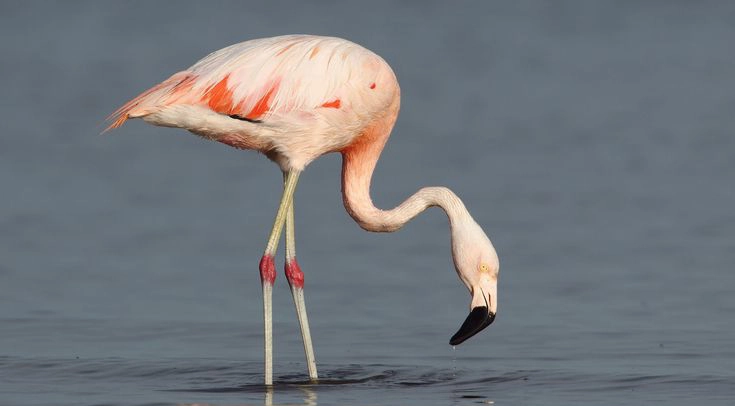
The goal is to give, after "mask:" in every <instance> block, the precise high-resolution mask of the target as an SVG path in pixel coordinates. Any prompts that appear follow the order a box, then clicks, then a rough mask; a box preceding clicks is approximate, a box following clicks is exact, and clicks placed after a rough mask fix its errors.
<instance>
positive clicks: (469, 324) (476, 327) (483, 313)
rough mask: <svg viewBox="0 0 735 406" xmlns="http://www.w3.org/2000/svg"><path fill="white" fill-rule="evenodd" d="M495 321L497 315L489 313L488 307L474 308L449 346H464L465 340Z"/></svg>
mask: <svg viewBox="0 0 735 406" xmlns="http://www.w3.org/2000/svg"><path fill="white" fill-rule="evenodd" d="M494 320H495V313H493V312H491V311H488V308H487V306H478V307H475V308H473V309H472V311H470V314H469V315H468V316H467V318H466V319H465V320H464V323H462V326H461V327H460V328H459V330H458V331H457V332H456V333H455V334H454V335H453V336H452V338H451V339H449V345H459V344H462V343H463V342H464V341H465V340H467V339H468V338H470V337H472V336H473V335H475V334H477V333H479V332H480V331H482V330H483V329H484V328H485V327H487V326H489V325H490V324H492V322H493V321H494Z"/></svg>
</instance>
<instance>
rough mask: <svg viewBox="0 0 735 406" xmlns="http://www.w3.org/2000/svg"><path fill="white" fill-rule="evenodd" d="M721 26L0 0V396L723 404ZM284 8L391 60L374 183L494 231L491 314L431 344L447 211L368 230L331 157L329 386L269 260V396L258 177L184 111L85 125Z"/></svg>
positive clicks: (271, 207) (111, 400)
mask: <svg viewBox="0 0 735 406" xmlns="http://www.w3.org/2000/svg"><path fill="white" fill-rule="evenodd" d="M265 3H267V4H265ZM447 4H448V3H447ZM733 21H735V6H733V3H731V2H724V1H723V2H701V3H697V5H696V6H694V5H693V4H692V5H689V3H687V2H663V1H661V2H655V1H651V2H576V3H574V2H554V4H553V5H550V4H548V3H547V2H528V3H526V2H513V5H498V6H488V5H486V4H485V3H480V2H477V3H464V4H462V5H461V6H459V5H455V6H450V5H446V4H445V2H437V3H436V4H429V3H425V4H424V5H422V6H421V7H412V6H409V5H406V4H403V5H397V4H388V3H380V2H332V3H327V2H324V3H320V4H309V5H307V4H306V3H305V4H304V5H294V4H286V3H284V4H279V3H271V2H258V3H257V4H254V5H252V6H246V5H243V4H240V3H236V2H211V3H207V4H204V3H203V2H201V4H200V3H199V2H168V3H166V2H155V3H151V2H142V1H141V2H114V3H113V2H91V1H90V2H58V3H50V2H43V3H33V2H2V3H0V55H2V56H1V57H0V78H1V79H0V81H2V82H1V83H2V87H1V88H2V89H3V91H2V95H1V96H0V103H2V106H1V107H2V108H0V115H1V116H0V119H1V120H0V121H1V122H2V125H1V127H0V128H2V132H1V135H0V190H2V198H0V230H1V231H0V404H2V405H103V404H104V405H151V404H163V405H169V404H212V405H240V404H246V405H257V404H264V403H265V404H270V403H272V404H311V405H313V404H318V405H447V404H453V405H472V404H488V403H492V402H494V403H495V404H497V405H568V404H604V405H621V404H631V405H636V404H656V403H659V404H666V405H700V404H708V405H710V404H723V405H726V404H732V402H733V398H735V344H733V343H735V322H734V321H733V313H734V312H735V297H734V296H733V287H735V271H734V270H733V264H735V209H734V208H735V186H734V185H733V175H734V174H735V137H734V136H733V130H734V129H735V121H734V119H733V111H735V80H733V72H735V53H733V52H732V44H733V42H734V41H735V24H734V23H733ZM299 32H309V33H317V34H330V35H337V36H343V37H346V38H349V39H352V40H354V41H356V42H359V43H361V44H364V45H365V46H367V47H369V48H371V49H373V50H375V51H376V52H378V53H379V54H381V55H383V56H384V57H385V59H386V60H388V61H389V62H390V63H391V64H392V66H393V67H394V70H395V71H396V73H397V75H398V77H399V80H400V81H401V84H402V89H403V110H402V113H401V117H400V118H399V121H398V124H397V126H396V129H395V131H394V133H393V137H392V138H391V140H390V142H389V144H388V147H387V149H386V151H385V152H384V154H383V157H382V158H381V161H380V163H379V165H378V169H377V172H376V174H375V179H374V182H373V185H374V186H373V194H374V200H375V201H376V203H377V204H378V205H379V206H383V207H391V206H393V205H395V204H397V203H399V202H400V201H401V200H402V199H404V198H405V197H406V196H408V195H409V194H410V193H412V192H413V191H415V190H416V189H417V188H418V187H420V186H424V185H430V184H435V185H446V186H449V187H451V188H452V189H454V190H455V191H456V192H457V194H458V195H460V196H461V197H462V198H463V199H464V200H465V203H466V205H467V206H468V207H469V208H470V210H471V212H472V214H473V216H474V217H475V219H476V220H478V222H479V223H480V224H482V225H483V226H484V227H485V229H486V231H487V232H488V234H489V235H490V237H491V238H492V239H493V241H494V243H495V245H496V248H497V249H498V252H499V254H500V258H501V286H500V307H499V309H500V312H499V314H498V318H497V320H496V322H495V324H493V325H492V326H490V327H489V328H488V329H487V330H485V331H484V332H483V333H481V334H480V335H478V336H476V337H474V338H472V339H471V340H469V341H468V342H467V343H465V344H463V345H461V346H459V347H457V349H456V350H453V349H452V348H451V347H450V346H449V345H447V342H448V339H449V337H450V336H451V335H452V333H454V331H455V330H456V328H457V327H458V326H459V324H460V323H461V321H462V320H463V319H464V317H465V315H466V312H467V306H468V303H469V296H468V294H467V292H466V291H465V289H464V287H463V286H461V284H460V283H459V282H458V280H457V278H456V276H455V274H454V271H453V269H452V264H451V258H450V251H449V238H448V232H447V224H446V219H445V217H444V215H443V214H442V213H441V211H439V210H436V209H435V210H432V211H430V212H428V213H427V214H425V215H423V216H421V217H419V218H418V219H416V220H415V221H414V222H412V223H411V224H409V225H408V226H407V227H406V228H405V229H403V230H401V231H400V232H398V233H395V234H370V233H365V232H363V231H362V230H360V229H359V227H357V226H356V225H355V224H354V223H353V222H352V220H351V219H350V218H349V217H348V216H347V215H346V214H345V212H344V209H343V208H342V205H341V196H340V193H339V176H340V175H339V170H340V161H339V157H338V156H328V157H325V158H324V159H322V160H320V161H318V162H316V163H315V164H313V165H312V166H311V167H310V168H309V170H308V171H307V172H306V173H305V174H304V175H303V176H302V181H301V183H300V188H299V190H298V192H297V206H296V215H297V220H296V222H297V243H298V251H299V258H300V261H301V264H302V267H303V268H304V270H305V272H306V274H307V276H306V278H307V280H306V283H307V291H306V295H307V303H308V307H309V312H310V314H309V317H310V319H311V322H312V332H313V336H314V342H315V350H316V354H317V360H318V363H319V368H320V374H321V376H322V377H323V381H322V383H320V384H318V385H308V384H306V366H305V364H304V361H303V357H302V349H301V344H300V338H299V335H298V327H297V323H296V318H295V315H294V310H293V305H292V303H291V298H290V295H289V293H288V289H287V288H286V283H285V278H284V277H283V276H282V275H281V276H279V279H278V280H277V286H276V289H275V303H274V306H275V315H274V317H275V339H276V341H275V354H276V357H275V362H276V365H275V375H276V376H275V379H276V381H277V382H278V383H277V385H276V386H275V388H274V390H273V391H272V392H267V391H266V390H265V389H264V388H263V387H262V386H261V384H260V382H262V377H261V363H262V354H261V346H262V338H261V328H262V327H261V319H260V317H261V315H260V312H261V298H260V287H259V283H258V276H257V262H258V259H259V258H260V255H261V252H262V249H263V246H264V244H265V239H266V237H267V233H268V230H269V227H270V222H271V221H272V217H273V214H274V212H275V208H276V204H277V201H278V198H279V195H280V173H279V172H278V170H277V169H276V167H275V166H274V165H272V164H271V163H270V162H268V161H267V160H266V159H264V158H262V157H260V156H258V155H257V154H254V153H246V152H241V151H235V150H231V149H228V148H226V147H224V146H222V145H218V144H215V143H210V142H206V141H203V140H200V139H197V138H196V137H194V136H191V135H189V134H188V133H186V132H184V131H177V130H171V129H162V128H154V127H150V126H147V125H144V124H143V123H139V122H131V123H130V124H128V125H126V126H125V127H123V128H122V129H120V130H118V131H115V132H114V133H112V134H109V135H104V136H99V135H98V134H99V132H100V130H101V129H102V128H103V124H102V119H103V118H104V117H105V116H106V115H107V114H108V113H109V112H110V111H112V110H114V109H115V108H116V107H117V106H119V105H120V104H121V103H123V102H124V101H126V100H127V99H129V98H130V97H132V96H134V95H135V94H137V93H139V92H140V91H142V90H143V89H145V88H147V87H149V86H151V85H152V84H154V83H156V82H158V81H160V80H162V79H163V78H165V77H166V76H168V75H169V74H170V73H172V72H175V71H177V70H180V69H182V68H185V67H187V66H189V65H191V64H192V63H193V62H194V61H195V60H197V59H198V58H200V57H202V56H204V55H205V54H206V53H208V52H210V51H212V50H214V49H217V48H220V47H222V46H225V45H228V44H231V43H234V42H239V41H242V40H245V39H249V38H257V37H264V36H271V35H277V34H284V33H299Z"/></svg>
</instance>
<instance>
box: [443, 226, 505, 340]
mask: <svg viewBox="0 0 735 406" xmlns="http://www.w3.org/2000/svg"><path fill="white" fill-rule="evenodd" d="M452 258H453V260H454V267H455V269H456V270H457V274H458V275H459V279H461V280H462V282H463V283H464V284H465V286H467V289H469V291H470V295H472V301H471V302H470V314H469V315H468V316H467V318H466V319H465V321H464V323H462V326H460V328H459V330H458V331H457V333H455V334H454V336H452V338H451V339H450V340H449V344H451V345H458V344H461V343H462V342H464V341H465V340H467V339H468V338H470V337H472V336H473V335H475V334H477V333H479V332H480V331H482V330H483V329H484V328H485V327H487V326H489V325H490V324H491V323H492V322H493V320H495V314H496V313H497V310H498V271H499V269H500V263H499V261H498V254H497V253H496V252H495V248H494V247H493V244H492V243H491V242H490V239H489V238H487V235H486V234H485V232H484V231H483V230H482V228H481V227H480V226H479V225H478V224H477V223H476V222H475V221H474V220H472V219H468V220H467V221H464V222H462V223H460V224H456V225H455V227H453V230H452Z"/></svg>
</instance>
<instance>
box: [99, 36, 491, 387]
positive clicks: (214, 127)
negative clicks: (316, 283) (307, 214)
mask: <svg viewBox="0 0 735 406" xmlns="http://www.w3.org/2000/svg"><path fill="white" fill-rule="evenodd" d="M399 105H400V88H399V86H398V82H397V80H396V77H395V74H394V73H393V71H392V70H391V68H390V66H389V65H388V64H387V63H386V62H385V61H384V60H383V59H382V58H380V57H379V56H378V55H376V54H374V53H373V52H371V51H369V50H367V49H365V48H363V47H361V46H359V45H357V44H354V43H352V42H349V41H346V40H344V39H339V38H331V37H318V36H311V35H288V36H281V37H274V38H265V39H257V40H252V41H246V42H243V43H240V44H235V45H232V46H229V47H227V48H224V49H221V50H219V51H216V52H214V53H212V54H210V55H208V56H206V57H205V58H204V59H202V60H200V61H199V62H197V63H196V64H194V66H192V67H191V68H189V69H187V70H185V71H182V72H179V73H176V74H174V75H173V76H171V77H170V78H168V79H166V80H165V81H163V82H162V83H160V84H158V85H156V86H154V87H152V88H151V89H149V90H147V91H145V92H144V93H142V94H141V95H140V96H138V97H136V98H134V99H133V100H131V101H129V102H128V103H126V104H125V105H124V106H122V107H121V108H119V109H118V110H117V111H115V112H114V113H113V114H112V115H110V117H108V119H109V120H110V121H112V124H111V125H110V126H109V127H108V128H107V129H108V130H109V129H112V128H117V127H120V126H121V125H122V124H123V123H124V122H125V121H126V120H127V119H128V118H142V119H143V120H145V121H147V122H149V123H151V124H154V125H159V126H165V127H178V128H184V129H187V130H189V131H191V132H192V133H194V134H197V135H199V136H202V137H204V138H207V139H210V140H214V141H219V142H221V143H223V144H226V145H229V146H232V147H235V148H240V149H252V150H256V151H260V152H262V153H263V154H265V156H267V157H268V158H269V159H270V160H272V161H273V162H275V163H276V164H278V166H279V167H280V168H281V171H282V172H283V175H284V188H283V196H282V197H281V202H280V205H279V207H278V211H277V213H276V218H275V221H274V222H273V228H272V229H271V232H270V237H269V238H268V243H267V244H266V248H265V252H264V253H263V257H262V259H261V260H260V278H261V283H262V288H263V318H264V324H265V326H264V336H265V337H264V341H265V384H266V385H272V383H273V364H272V356H273V348H272V319H271V314H272V312H271V297H272V296H271V294H272V293H271V292H272V287H273V282H274V281H275V278H276V270H275V265H274V255H275V253H276V247H277V245H278V241H279V239H280V234H281V230H282V228H283V227H284V224H285V228H286V243H285V244H286V263H285V273H286V278H287V279H288V283H289V285H290V287H291V293H292V295H293V300H294V303H295V305H296V312H297V315H298V319H299V324H300V327H301V334H302V338H303V342H304V351H305V353H306V362H307V366H308V370H309V377H310V379H311V380H312V381H316V380H317V370H316V360H315V357H314V350H313V348H312V344H311V335H310V333H309V322H308V319H307V316H306V305H305V303H304V274H303V273H302V271H301V269H300V267H299V265H298V263H297V262H296V251H295V243H294V220H293V219H294V217H293V216H294V215H293V194H294V190H295V188H296V183H297V181H298V179H299V174H300V173H301V172H302V171H303V170H304V168H306V166H307V165H308V164H309V163H310V162H312V161H313V160H314V159H316V158H318V157H319V156H321V155H324V154H327V153H330V152H339V153H341V154H342V195H343V200H344V205H345V208H346V209H347V212H348V213H349V214H350V216H351V217H352V218H353V219H354V220H355V221H356V222H357V224H359V225H360V227H362V228H363V229H365V230H367V231H374V232H393V231H396V230H398V229H400V228H401V227H403V225H404V224H406V223H407V222H408V221H409V220H411V219H412V218H414V217H415V216H417V215H418V214H419V213H421V212H422V211H424V210H425V209H426V208H428V207H432V206H439V207H441V208H442V209H443V210H444V212H445V213H446V214H447V217H448V218H449V225H450V231H451V240H452V257H453V260H454V266H455V269H456V271H457V274H458V275H459V278H460V279H461V280H462V282H463V283H464V284H465V286H467V288H468V289H469V291H470V294H471V296H472V300H471V303H470V314H469V315H468V316H467V318H466V319H465V321H464V323H462V325H461V326H460V328H459V330H458V331H457V333H456V334H455V335H454V336H453V337H452V338H451V339H450V341H449V343H450V344H451V345H457V344H459V343H461V342H463V341H465V340H466V339H468V338H469V337H471V336H473V335H475V334H476V333H478V332H479V331H480V330H482V329H484V328H485V327H487V326H488V325H489V324H490V323H492V322H493V320H494V319H495V314H496V311H497V300H498V299H497V298H498V295H497V278H498V270H499V263H498V257H497V254H496V252H495V249H494V248H493V245H492V243H491V242H490V240H489V239H488V237H487V236H486V235H485V232H484V231H483V230H482V228H481V227H480V226H479V225H478V224H477V223H476V222H475V221H474V219H473V218H472V216H471V215H470V213H469V212H468V211H467V209H466V208H465V206H464V204H463V203H462V201H461V200H460V199H459V198H458V197H457V196H456V195H455V194H454V193H453V192H452V191H451V190H449V189H447V188H444V187H426V188H422V189H420V190H419V191H418V192H416V193H415V194H413V195H412V196H411V197H409V198H408V199H406V200H405V201H404V202H403V203H401V204H400V205H398V206H397V207H395V208H394V209H391V210H381V209H379V208H377V207H375V206H374V205H373V203H372V200H371V199H370V179H371V177H372V174H373V170H374V169H375V165H376V163H377V161H378V158H379V157H380V153H381V151H382V150H383V147H384V145H385V143H386V141H387V140H388V137H389V136H390V132H391V130H392V128H393V124H394V123H395V121H396V118H397V116H398V110H399Z"/></svg>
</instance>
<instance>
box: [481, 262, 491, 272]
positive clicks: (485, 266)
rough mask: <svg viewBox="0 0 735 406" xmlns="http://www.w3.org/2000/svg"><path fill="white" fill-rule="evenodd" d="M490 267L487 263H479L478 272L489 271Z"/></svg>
mask: <svg viewBox="0 0 735 406" xmlns="http://www.w3.org/2000/svg"><path fill="white" fill-rule="evenodd" d="M489 271H490V268H489V267H488V266H487V264H481V265H480V272H489Z"/></svg>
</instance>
